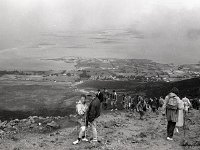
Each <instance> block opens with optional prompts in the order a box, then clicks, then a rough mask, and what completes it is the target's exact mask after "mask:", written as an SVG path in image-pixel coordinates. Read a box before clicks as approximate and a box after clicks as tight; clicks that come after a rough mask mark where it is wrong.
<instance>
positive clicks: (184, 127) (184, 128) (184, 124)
mask: <svg viewBox="0 0 200 150" xmlns="http://www.w3.org/2000/svg"><path fill="white" fill-rule="evenodd" d="M183 111H184V113H183V115H184V117H183V119H184V120H183V130H184V139H185V133H186V123H185V121H186V111H185V103H184V110H183Z"/></svg>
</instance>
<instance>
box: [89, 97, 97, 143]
mask: <svg viewBox="0 0 200 150" xmlns="http://www.w3.org/2000/svg"><path fill="white" fill-rule="evenodd" d="M99 116H100V100H99V99H98V97H97V96H96V97H95V98H93V100H92V102H91V103H90V105H89V107H88V111H87V117H86V118H87V121H86V126H88V124H90V125H91V127H92V133H93V140H92V141H93V142H97V129H96V126H97V125H96V121H97V118H98V117H99Z"/></svg>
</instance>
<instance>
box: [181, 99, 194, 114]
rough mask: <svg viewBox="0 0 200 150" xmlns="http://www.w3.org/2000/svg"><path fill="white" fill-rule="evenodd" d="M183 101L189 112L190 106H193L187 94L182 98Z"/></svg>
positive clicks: (185, 108)
mask: <svg viewBox="0 0 200 150" xmlns="http://www.w3.org/2000/svg"><path fill="white" fill-rule="evenodd" d="M182 101H183V103H184V106H185V107H184V110H185V111H186V113H188V112H189V109H190V107H192V104H191V103H190V100H189V99H188V98H187V97H186V96H185V97H184V98H183V99H182Z"/></svg>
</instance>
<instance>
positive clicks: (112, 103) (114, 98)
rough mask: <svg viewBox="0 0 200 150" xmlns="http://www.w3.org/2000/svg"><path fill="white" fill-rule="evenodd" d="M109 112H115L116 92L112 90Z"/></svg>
mask: <svg viewBox="0 0 200 150" xmlns="http://www.w3.org/2000/svg"><path fill="white" fill-rule="evenodd" d="M111 107H112V109H111V111H113V110H117V92H116V91H115V90H113V93H112V94H111Z"/></svg>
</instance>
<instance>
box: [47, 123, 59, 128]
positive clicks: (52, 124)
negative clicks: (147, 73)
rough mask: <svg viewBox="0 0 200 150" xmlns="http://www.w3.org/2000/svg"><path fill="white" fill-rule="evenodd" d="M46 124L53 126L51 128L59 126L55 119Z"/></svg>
mask: <svg viewBox="0 0 200 150" xmlns="http://www.w3.org/2000/svg"><path fill="white" fill-rule="evenodd" d="M47 126H48V127H51V128H53V129H59V128H60V125H59V124H57V123H56V122H55V121H52V122H50V123H47Z"/></svg>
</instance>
